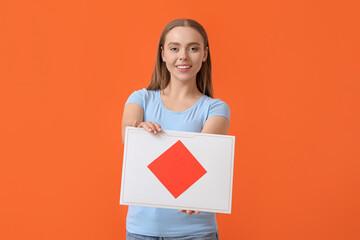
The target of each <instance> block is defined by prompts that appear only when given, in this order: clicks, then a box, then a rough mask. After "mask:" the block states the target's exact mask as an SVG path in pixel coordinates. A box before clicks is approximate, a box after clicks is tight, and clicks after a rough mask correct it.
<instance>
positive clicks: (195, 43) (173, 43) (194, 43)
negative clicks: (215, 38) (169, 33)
mask: <svg viewBox="0 0 360 240" xmlns="http://www.w3.org/2000/svg"><path fill="white" fill-rule="evenodd" d="M168 45H181V44H180V43H177V42H169V44H168ZM187 45H199V46H200V43H198V42H189V43H188V44H187Z"/></svg>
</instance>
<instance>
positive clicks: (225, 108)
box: [204, 96, 230, 120]
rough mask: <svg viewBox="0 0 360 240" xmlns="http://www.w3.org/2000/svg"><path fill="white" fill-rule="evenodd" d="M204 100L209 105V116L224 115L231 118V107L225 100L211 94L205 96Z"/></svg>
mask: <svg viewBox="0 0 360 240" xmlns="http://www.w3.org/2000/svg"><path fill="white" fill-rule="evenodd" d="M204 101H205V102H206V103H207V104H206V105H208V117H211V116H224V117H226V118H227V119H229V120H230V107H229V105H228V104H227V103H226V102H225V101H223V100H221V99H220V98H212V97H209V96H204Z"/></svg>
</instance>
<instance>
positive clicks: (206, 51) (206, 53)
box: [203, 47, 209, 62]
mask: <svg viewBox="0 0 360 240" xmlns="http://www.w3.org/2000/svg"><path fill="white" fill-rule="evenodd" d="M208 52H209V47H206V48H205V51H204V58H203V62H205V61H206V59H207V56H208Z"/></svg>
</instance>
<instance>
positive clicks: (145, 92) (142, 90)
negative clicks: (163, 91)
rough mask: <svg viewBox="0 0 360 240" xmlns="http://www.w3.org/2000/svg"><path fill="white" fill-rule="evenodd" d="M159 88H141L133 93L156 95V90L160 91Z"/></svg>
mask: <svg viewBox="0 0 360 240" xmlns="http://www.w3.org/2000/svg"><path fill="white" fill-rule="evenodd" d="M158 91H159V90H148V89H146V88H143V89H139V90H136V91H134V92H133V93H132V94H137V95H142V96H148V95H154V94H156V92H158Z"/></svg>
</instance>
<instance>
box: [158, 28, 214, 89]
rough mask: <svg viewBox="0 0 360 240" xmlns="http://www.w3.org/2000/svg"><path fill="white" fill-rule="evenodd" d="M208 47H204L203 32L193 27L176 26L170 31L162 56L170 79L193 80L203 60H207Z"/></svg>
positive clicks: (194, 80)
mask: <svg viewBox="0 0 360 240" xmlns="http://www.w3.org/2000/svg"><path fill="white" fill-rule="evenodd" d="M207 52H208V48H207V47H206V48H204V39H203V37H202V36H201V34H200V33H199V32H198V31H196V30H195V29H193V28H191V27H175V28H173V29H171V30H170V32H168V34H167V35H166V37H165V42H164V45H163V47H162V51H161V56H162V59H163V61H164V62H165V63H166V67H167V69H168V70H169V72H170V75H171V78H170V81H193V82H194V84H195V83H196V74H197V72H198V71H199V70H200V68H201V65H202V62H203V61H205V60H206V57H207Z"/></svg>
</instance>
